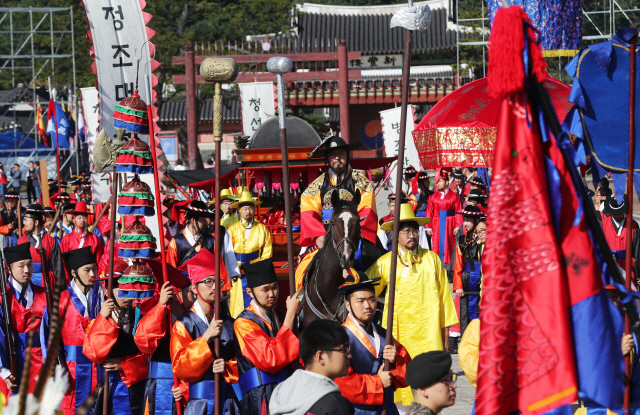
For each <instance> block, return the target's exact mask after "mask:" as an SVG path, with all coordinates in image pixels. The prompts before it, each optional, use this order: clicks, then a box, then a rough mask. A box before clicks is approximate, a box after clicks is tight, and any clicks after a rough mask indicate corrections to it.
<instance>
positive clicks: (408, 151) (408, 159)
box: [380, 107, 422, 190]
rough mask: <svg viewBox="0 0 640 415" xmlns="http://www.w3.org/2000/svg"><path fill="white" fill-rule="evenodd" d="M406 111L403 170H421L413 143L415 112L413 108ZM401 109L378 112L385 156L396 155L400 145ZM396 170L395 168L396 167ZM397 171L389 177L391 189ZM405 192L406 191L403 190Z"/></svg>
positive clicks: (394, 182)
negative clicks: (410, 167) (411, 167)
mask: <svg viewBox="0 0 640 415" xmlns="http://www.w3.org/2000/svg"><path fill="white" fill-rule="evenodd" d="M408 110H409V111H407V129H406V130H407V131H406V132H405V138H404V161H403V168H404V167H408V166H413V167H414V168H415V169H416V170H418V171H420V170H422V167H421V165H420V157H418V150H417V149H416V143H415V141H413V135H412V134H411V133H412V132H413V129H414V127H415V124H414V123H413V113H414V112H415V110H414V109H413V107H409V108H408ZM401 111H402V108H401V107H397V108H392V109H390V110H385V111H380V120H381V122H382V137H383V140H384V151H385V156H387V157H393V156H397V155H398V147H399V145H400V112H401ZM396 168H397V167H396ZM397 173H398V172H397V171H395V170H394V171H393V173H392V174H391V177H389V185H390V187H391V189H393V188H394V187H395V184H396V181H395V179H394V177H396V174H397ZM405 190H407V189H405Z"/></svg>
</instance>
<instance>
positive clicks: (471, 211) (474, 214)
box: [456, 206, 486, 219]
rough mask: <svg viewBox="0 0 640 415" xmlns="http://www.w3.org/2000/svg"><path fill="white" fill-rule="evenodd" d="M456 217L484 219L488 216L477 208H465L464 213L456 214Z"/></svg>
mask: <svg viewBox="0 0 640 415" xmlns="http://www.w3.org/2000/svg"><path fill="white" fill-rule="evenodd" d="M456 215H462V216H467V217H470V218H476V219H477V218H483V217H485V216H486V215H485V214H484V212H482V211H481V210H480V208H479V207H477V206H465V207H464V208H463V209H462V212H456Z"/></svg>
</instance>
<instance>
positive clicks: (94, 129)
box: [80, 87, 100, 171]
mask: <svg viewBox="0 0 640 415" xmlns="http://www.w3.org/2000/svg"><path fill="white" fill-rule="evenodd" d="M80 91H82V109H83V110H84V121H85V124H86V128H87V133H86V134H87V142H88V143H89V164H90V168H91V171H94V166H93V148H94V146H95V144H96V138H97V137H98V133H99V130H100V121H99V120H98V90H97V89H95V88H94V87H89V88H80Z"/></svg>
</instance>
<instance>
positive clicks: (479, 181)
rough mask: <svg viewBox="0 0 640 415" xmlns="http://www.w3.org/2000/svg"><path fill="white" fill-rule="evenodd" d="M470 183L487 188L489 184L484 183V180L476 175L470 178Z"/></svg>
mask: <svg viewBox="0 0 640 415" xmlns="http://www.w3.org/2000/svg"><path fill="white" fill-rule="evenodd" d="M469 183H470V184H471V186H478V187H479V188H481V189H486V188H487V185H486V184H484V182H483V181H482V179H481V178H480V177H474V178H472V179H471V180H469Z"/></svg>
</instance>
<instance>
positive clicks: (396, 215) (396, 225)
mask: <svg viewBox="0 0 640 415" xmlns="http://www.w3.org/2000/svg"><path fill="white" fill-rule="evenodd" d="M407 7H413V0H409V2H408V6H407ZM412 36H413V31H411V30H409V29H407V34H406V38H405V45H404V62H403V64H402V95H401V97H402V104H401V109H400V137H399V139H398V161H397V163H396V194H399V193H398V192H402V171H403V164H404V146H405V135H406V133H407V107H408V105H409V76H410V72H409V71H410V68H411V38H412ZM401 201H402V198H401V197H396V199H395V201H394V205H395V209H394V212H393V243H392V245H391V258H392V260H391V267H390V270H389V295H388V298H389V303H388V304H387V337H386V344H393V313H394V306H395V298H396V269H397V267H398V237H399V235H400V203H401ZM390 369H391V364H390V362H389V361H388V360H387V359H385V360H384V369H383V370H384V371H389V370H390ZM392 390H393V389H389V388H385V390H384V396H383V400H382V411H381V412H380V414H381V415H387V407H388V406H389V391H392ZM392 396H393V395H392Z"/></svg>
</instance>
